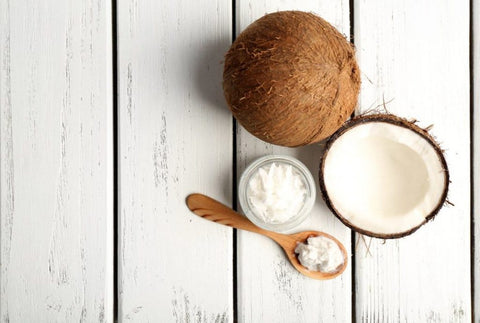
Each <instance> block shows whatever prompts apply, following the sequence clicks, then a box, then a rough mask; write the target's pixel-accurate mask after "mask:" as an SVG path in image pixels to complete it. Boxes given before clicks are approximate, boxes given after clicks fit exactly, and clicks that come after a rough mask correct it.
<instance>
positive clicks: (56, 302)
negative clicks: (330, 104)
mask: <svg viewBox="0 0 480 323" xmlns="http://www.w3.org/2000/svg"><path fill="white" fill-rule="evenodd" d="M284 9H300V10H304V11H312V12H315V13H318V14H319V15H321V16H322V17H324V18H325V19H327V20H328V21H330V22H331V23H332V24H333V25H334V26H336V27H337V28H338V29H339V30H340V31H341V32H343V33H344V34H345V35H347V36H349V35H351V36H352V37H353V41H354V43H355V46H356V48H357V57H358V61H359V65H360V68H361V70H362V82H363V83H362V89H361V95H360V102H359V105H358V109H357V113H361V112H362V111H366V110H368V109H369V108H371V107H375V106H377V105H380V104H382V102H383V100H385V101H387V102H388V101H391V102H389V103H388V104H387V106H388V109H389V110H390V112H393V113H395V114H398V115H400V116H404V117H408V118H416V119H418V120H420V124H421V125H423V126H428V125H430V124H434V128H433V134H434V135H436V136H437V137H438V140H439V141H440V142H441V143H442V146H443V148H444V149H445V150H446V158H447V161H448V163H449V166H450V169H451V179H452V183H451V190H450V194H449V200H450V201H451V202H452V203H454V204H455V206H450V207H446V208H444V209H442V211H441V212H440V214H439V215H438V216H437V218H436V219H435V220H434V221H433V222H432V223H429V224H428V225H426V226H425V227H423V228H422V229H420V230H419V231H418V232H417V233H415V234H413V235H412V236H410V237H407V238H403V239H400V240H389V241H383V240H377V239H370V238H368V237H362V236H361V235H358V234H355V233H353V232H351V231H350V230H349V229H347V228H346V227H345V226H344V225H342V224H341V223H340V222H339V221H338V220H337V219H336V218H335V217H334V216H333V215H332V214H331V213H330V212H329V211H328V210H327V208H326V206H325V205H324V203H323V201H322V199H321V197H320V195H319V196H318V197H317V202H316V205H315V208H314V210H313V212H312V215H311V217H310V219H309V220H308V222H307V223H305V224H304V225H303V226H302V228H300V229H303V228H310V229H316V230H322V231H326V232H328V233H331V234H333V235H335V236H336V237H338V238H339V239H340V240H341V241H342V242H343V243H344V244H345V245H346V246H347V247H348V250H349V252H350V253H351V255H352V257H351V261H350V263H349V266H348V268H347V270H346V271H345V273H344V274H343V275H342V276H341V277H340V278H337V279H334V280H332V281H313V280H310V279H308V278H305V277H303V276H301V275H299V274H298V273H297V272H295V270H294V269H293V268H292V267H291V266H290V265H289V263H287V261H286V258H285V257H284V255H283V253H282V251H281V250H280V248H279V247H277V246H276V245H275V244H274V243H273V242H271V241H269V240H267V239H265V238H263V237H260V236H256V235H254V234H250V233H246V232H235V231H233V230H232V229H230V228H227V227H222V226H219V225H215V224H213V223H210V222H208V221H205V220H202V219H200V218H198V217H196V216H195V215H193V214H191V213H190V212H189V211H188V210H187V208H186V206H185V197H186V196H187V195H188V194H189V193H192V192H202V193H206V194H208V195H211V196H212V197H215V198H217V199H219V200H221V201H223V202H224V203H226V204H229V205H232V204H233V205H235V204H236V202H235V196H234V191H235V190H234V187H235V186H236V184H237V178H238V176H239V175H240V174H241V172H242V170H243V169H244V168H245V166H246V165H247V164H248V163H249V162H250V161H252V160H254V159H255V158H257V157H259V156H262V155H265V154H272V153H281V154H289V155H293V156H296V157H298V158H299V159H300V160H302V161H303V162H304V163H305V164H307V166H308V167H309V168H310V170H311V171H312V172H313V173H314V174H317V168H318V164H319V160H320V156H321V154H322V147H321V145H312V146H308V147H304V148H298V149H288V148H281V147H276V146H272V145H269V144H266V143H264V142H261V141H260V140H257V139H256V138H254V137H252V136H251V135H250V134H248V133H247V132H246V131H244V130H243V129H242V128H241V127H240V126H237V125H236V124H234V122H233V119H232V116H231V114H230V112H229V110H228V108H227V106H226V104H225V101H224V99H223V92H222V87H221V78H222V68H223V66H222V58H223V55H224V53H225V52H226V50H227V49H228V47H229V45H230V44H231V42H232V39H233V38H234V37H235V35H236V34H238V33H239V32H240V31H241V30H243V29H244V28H245V27H246V26H247V25H248V24H249V23H251V22H252V21H253V20H255V19H257V18H259V17H260V16H262V15H263V14H265V13H267V12H273V11H277V10H284ZM479 109H480V3H479V1H478V0H472V1H471V2H470V3H469V0H450V1H446V0H439V1H433V0H432V1H425V0H421V1H420V0H400V1H393V0H392V1H382V0H378V1H367V0H350V1H349V0H316V1H307V0H304V1H294V0H283V1H273V0H263V1H254V0H236V1H235V0H233V1H232V0H196V1H187V0H177V1H166V0H160V1H159V0H113V2H111V1H101V0H50V1H35V0H0V112H1V114H0V138H1V142H0V157H1V159H0V160H1V163H0V165H1V168H0V195H1V200H0V205H1V213H0V220H1V231H0V264H1V266H0V298H1V302H0V321H1V322H76V321H80V322H112V321H114V320H118V321H119V322H128V321H132V322H212V323H213V322H215V323H217V322H233V321H238V322H350V321H357V322H471V321H475V322H480V244H479V241H480V215H479V212H480V110H479ZM475 154H476V156H475ZM471 165H472V166H473V165H474V166H475V167H471ZM474 246H476V248H474Z"/></svg>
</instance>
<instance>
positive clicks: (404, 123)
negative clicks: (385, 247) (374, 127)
mask: <svg viewBox="0 0 480 323" xmlns="http://www.w3.org/2000/svg"><path fill="white" fill-rule="evenodd" d="M368 122H386V123H390V124H394V125H397V126H400V127H403V128H407V129H410V130H412V131H414V132H415V133H417V134H418V135H420V136H421V137H423V138H424V139H425V140H426V141H427V142H429V143H430V144H431V145H432V147H433V148H434V149H435V151H436V153H437V155H438V158H439V160H440V162H441V164H442V166H443V169H444V174H445V188H444V190H443V194H442V197H441V199H440V200H439V202H438V204H437V206H436V207H435V208H434V210H433V211H432V212H431V213H430V214H429V215H428V216H427V217H426V218H425V220H424V221H423V222H422V223H421V224H419V225H418V226H416V227H414V228H411V229H409V230H407V231H405V232H398V233H394V234H378V233H375V232H371V231H368V230H364V229H362V228H359V227H356V226H355V225H353V224H352V223H350V222H349V221H348V220H347V219H345V218H344V217H343V216H342V214H341V213H340V212H339V211H338V210H337V209H336V208H335V205H334V204H333V203H332V201H331V199H330V198H329V196H328V193H327V189H326V187H325V182H324V167H325V160H326V157H327V155H328V152H329V150H330V147H331V146H332V145H333V143H334V142H335V140H337V139H338V138H339V137H340V136H342V135H343V134H344V133H345V132H346V131H348V130H350V129H351V128H352V127H355V126H358V125H361V124H364V123H368ZM416 122H417V121H416V120H413V121H409V120H407V119H404V118H400V117H397V116H395V115H393V114H373V115H362V116H358V117H355V118H353V119H351V120H349V121H347V122H346V123H345V124H344V125H343V126H342V127H341V128H340V129H338V131H337V132H336V133H335V134H333V136H331V137H330V138H329V140H328V142H327V145H326V147H325V152H324V154H323V157H322V160H321V162H320V172H319V179H320V190H321V192H322V197H323V199H324V201H325V203H326V204H327V206H328V208H329V209H330V210H331V211H332V213H333V214H334V215H335V216H336V217H337V218H338V219H339V220H340V221H342V223H343V224H345V225H346V226H348V227H349V228H350V229H352V230H354V231H356V232H358V233H361V234H364V235H367V236H370V237H374V238H381V239H394V238H401V237H405V236H408V235H410V234H412V233H413V232H415V231H417V230H418V229H419V228H420V227H421V226H422V225H424V224H425V223H427V222H428V221H430V220H432V219H433V218H434V217H435V216H436V215H437V214H438V212H439V211H440V209H441V208H442V207H443V206H444V205H445V204H447V203H450V202H448V201H447V194H448V187H449V184H450V174H449V171H448V166H447V162H446V160H445V157H444V155H443V153H444V151H443V150H442V149H441V147H440V145H439V144H438V143H437V142H436V140H435V139H434V138H433V137H432V135H431V134H430V133H429V132H428V131H429V130H430V129H431V127H432V126H429V127H427V128H420V127H419V126H417V125H416V124H415V123H416Z"/></svg>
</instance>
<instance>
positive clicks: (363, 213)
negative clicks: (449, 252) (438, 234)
mask: <svg viewBox="0 0 480 323" xmlns="http://www.w3.org/2000/svg"><path fill="white" fill-rule="evenodd" d="M448 184H449V174H448V169H447V163H446V162H445V158H444V157H443V153H442V150H441V149H440V147H439V146H438V144H437V143H436V142H435V140H434V139H433V138H432V137H431V136H430V135H429V134H428V132H427V131H426V130H424V129H422V128H420V127H418V126H416V125H415V124H414V123H412V122H409V121H407V120H405V119H401V118H398V117H396V116H393V115H370V116H363V117H357V118H354V119H352V120H351V121H349V122H347V123H345V124H344V126H343V127H342V128H340V129H339V130H338V131H337V132H336V133H335V134H334V135H333V136H332V137H331V138H330V140H329V142H328V144H327V148H326V152H325V154H324V156H323V158H322V162H321V165H320V188H321V190H322V193H323V197H324V199H325V201H326V203H327V205H328V207H329V208H330V209H331V210H332V212H333V213H334V214H335V215H336V216H337V217H338V218H339V219H340V220H341V221H342V222H343V223H344V224H346V225H347V226H349V227H350V228H352V229H354V230H355V231H358V232H360V233H363V234H365V235H369V236H372V237H378V238H384V239H388V238H399V237H403V236H406V235H408V234H410V233H413V232H414V231H415V230H417V229H418V228H419V227H420V226H421V225H422V224H424V223H425V222H427V221H428V220H430V219H432V218H433V217H434V215H435V214H437V212H438V211H439V210H440V208H441V207H442V206H443V204H444V203H445V200H446V197H447V191H448Z"/></svg>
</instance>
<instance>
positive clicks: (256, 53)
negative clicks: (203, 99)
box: [223, 11, 360, 147]
mask: <svg viewBox="0 0 480 323" xmlns="http://www.w3.org/2000/svg"><path fill="white" fill-rule="evenodd" d="M223 89H224V93H225V98H226V100H227V103H228V105H229V107H230V109H231V111H232V112H233V115H234V116H235V118H236V119H237V120H238V121H239V123H240V124H241V125H242V126H243V127H244V128H245V129H246V130H248V131H249V132H250V133H251V134H253V135H254V136H256V137H258V138H260V139H262V140H264V141H266V142H269V143H272V144H276V145H281V146H289V147H295V146H303V145H308V144H311V143H315V142H318V141H321V140H323V139H325V138H327V137H329V136H330V135H331V134H333V133H334V132H335V131H336V130H337V129H338V128H340V126H341V125H342V124H343V123H344V122H345V121H346V120H347V119H348V118H349V117H350V115H351V114H352V112H353V111H354V109H355V106H356V104H357V98H358V92H359V90H360V73H359V69H358V65H357V62H356V60H355V51H354V48H353V46H352V45H351V44H350V43H349V42H348V41H347V40H346V39H345V37H344V36H343V35H342V34H340V33H339V32H338V31H337V30H336V29H335V28H334V27H333V26H332V25H330V24H329V23H328V22H327V21H325V20H324V19H322V18H320V17H318V16H316V15H314V14H311V13H306V12H301V11H283V12H276V13H271V14H268V15H266V16H264V17H262V18H260V19H258V20H257V21H255V22H254V23H252V24H251V25H250V26H249V27H248V28H247V29H245V30H244V31H243V32H242V33H241V34H240V35H239V36H238V37H237V39H236V40H235V42H234V43H233V44H232V46H231V48H230V50H229V51H228V52H227V54H226V57H225V68H224V73H223Z"/></svg>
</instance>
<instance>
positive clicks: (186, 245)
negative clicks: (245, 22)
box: [118, 0, 233, 322]
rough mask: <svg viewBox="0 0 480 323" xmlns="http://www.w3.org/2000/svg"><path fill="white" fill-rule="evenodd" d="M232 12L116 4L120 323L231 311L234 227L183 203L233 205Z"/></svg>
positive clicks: (187, 5) (225, 5)
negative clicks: (227, 77)
mask: <svg viewBox="0 0 480 323" xmlns="http://www.w3.org/2000/svg"><path fill="white" fill-rule="evenodd" d="M231 21H232V7H231V2H230V1H210V0H202V1H196V2H191V1H185V0H184V1H156V0H148V1H147V0H145V1H136V0H120V1H118V35H119V38H118V42H119V43H118V44H119V48H118V59H119V64H118V75H119V117H120V122H119V133H120V139H119V140H120V141H119V142H120V156H119V158H120V160H119V162H120V205H119V212H120V227H119V239H120V241H119V248H120V249H119V252H120V254H119V259H120V264H119V292H120V294H119V321H120V322H127V321H133V322H193V321H195V322H231V321H232V320H233V318H232V315H233V313H232V311H233V310H232V309H233V306H232V300H233V287H232V286H233V283H232V282H233V279H232V277H233V272H232V268H233V266H232V264H233V260H232V245H233V241H232V229H231V228H227V227H222V226H218V225H215V224H214V223H211V222H209V221H205V220H204V219H201V218H199V217H197V216H196V215H194V214H192V213H191V212H190V211H189V210H188V208H187V206H186V204H185V199H186V197H187V196H188V195H189V194H190V193H193V192H202V193H206V194H209V195H211V196H213V197H215V198H216V199H219V200H220V201H222V202H224V203H226V204H231V195H232V193H231V187H232V152H233V150H232V117H231V114H230V112H229V111H228V109H227V108H226V106H225V104H224V99H223V97H222V88H221V80H222V65H221V61H222V58H223V54H224V53H225V51H226V50H227V49H228V46H229V44H230V42H231V33H232V28H231Z"/></svg>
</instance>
